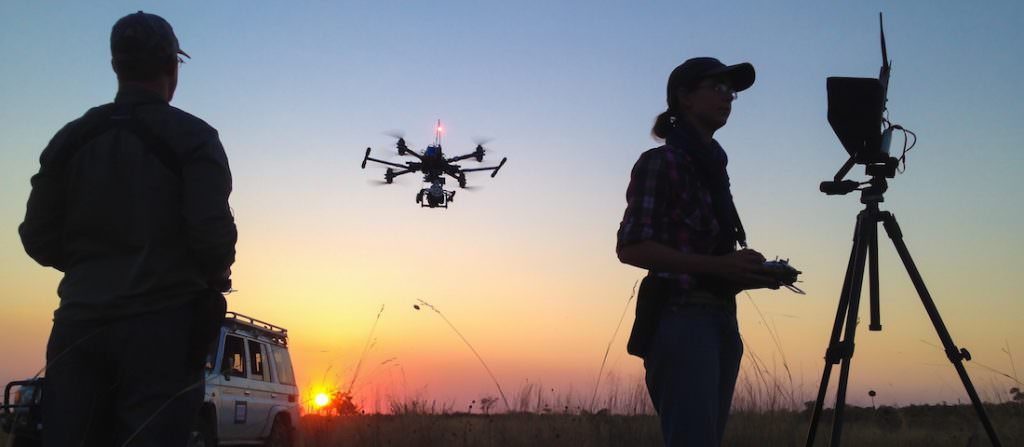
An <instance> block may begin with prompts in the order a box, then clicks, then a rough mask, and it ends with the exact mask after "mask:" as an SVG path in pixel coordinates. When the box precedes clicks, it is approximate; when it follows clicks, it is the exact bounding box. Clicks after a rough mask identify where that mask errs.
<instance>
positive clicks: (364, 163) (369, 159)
mask: <svg viewBox="0 0 1024 447" xmlns="http://www.w3.org/2000/svg"><path fill="white" fill-rule="evenodd" d="M367 161H375V162H377V163H380V164H382V165H388V166H394V167H396V168H399V169H409V166H407V165H402V164H398V163H392V162H390V161H384V160H378V159H376V158H373V157H371V156H370V153H369V152H367V153H366V157H364V158H363V167H364V168H365V167H366V162H367Z"/></svg>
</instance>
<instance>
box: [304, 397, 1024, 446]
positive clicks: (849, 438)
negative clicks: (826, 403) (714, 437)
mask: <svg viewBox="0 0 1024 447" xmlns="http://www.w3.org/2000/svg"><path fill="white" fill-rule="evenodd" d="M988 410H989V414H990V415H991V417H992V419H993V422H994V424H995V426H996V427H997V430H999V433H1000V436H1001V440H1002V442H1003V445H1007V446H1010V445H1024V406H1021V405H1019V404H1009V403H1007V404H1001V405H992V406H989V407H988ZM846 414H847V415H848V416H847V418H846V424H844V431H843V444H844V445H849V446H868V445H870V446H879V447H885V446H893V447H895V446H900V447H904V446H929V447H943V446H984V445H988V440H987V437H986V435H985V432H984V430H983V429H982V428H981V425H980V424H979V423H978V422H977V419H976V417H975V415H974V412H973V410H972V409H971V407H970V406H966V405H953V406H943V405H926V406H911V407H904V408H898V409H897V408H891V407H881V408H878V409H871V408H859V407H848V408H847V413H846ZM829 416H831V413H829V412H826V417H825V420H824V421H823V423H822V426H821V429H820V432H819V436H818V442H817V444H816V445H822V446H824V445H827V437H828V431H829V428H830V426H831V425H830V423H831V420H830V418H829ZM808 419H809V417H808V415H807V413H806V412H801V411H791V410H777V411H771V412H758V411H740V412H737V413H735V414H734V415H733V416H732V418H731V419H730V422H729V426H728V430H727V432H726V437H725V441H724V443H723V445H729V446H802V445H803V444H804V438H805V436H806V433H807V420H808ZM300 438H301V439H300V444H299V445H301V446H305V447H320V446H342V445H344V446H395V447H403V446H509V447H515V446H524V447H541V446H571V447H581V446H594V447H602V446H624V445H629V446H660V445H662V441H661V433H660V430H659V428H658V419H657V417H656V416H653V415H617V414H605V413H601V414H590V413H577V414H573V413H547V414H544V413H541V414H537V413H510V414H509V413H506V414H500V415H482V414H466V413H455V414H429V413H408V414H401V415H361V416H351V417H338V418H329V417H321V416H305V417H304V418H303V420H302V422H301V425H300Z"/></svg>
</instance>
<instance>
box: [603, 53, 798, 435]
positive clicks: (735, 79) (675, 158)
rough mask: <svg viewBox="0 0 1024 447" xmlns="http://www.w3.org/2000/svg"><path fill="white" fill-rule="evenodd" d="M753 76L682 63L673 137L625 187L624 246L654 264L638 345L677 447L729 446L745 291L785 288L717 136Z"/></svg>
mask: <svg viewBox="0 0 1024 447" xmlns="http://www.w3.org/2000/svg"><path fill="white" fill-rule="evenodd" d="M753 83H754V67H753V66H752V65H750V64H749V63H742V64H737V65H731V66H726V65H725V64H723V63H721V62H719V61H718V60H717V59H714V58H709V57H701V58H693V59H690V60H687V61H686V62H684V63H683V64H682V65H680V66H678V67H676V69H675V70H673V71H672V74H671V75H670V76H669V80H668V88H667V91H666V102H667V103H668V110H666V111H665V112H663V113H662V114H660V115H659V116H658V118H657V120H656V122H655V124H654V128H653V129H652V130H651V133H652V134H653V135H654V136H655V137H656V138H657V139H661V140H665V143H666V144H665V145H663V146H661V147H658V148H655V149H651V150H648V151H647V152H644V153H643V154H642V155H641V156H640V159H639V160H638V161H637V162H636V165H635V166H634V167H633V171H632V175H631V177H630V183H629V188H628V189H627V191H626V200H627V207H626V212H625V215H624V217H623V219H622V223H621V224H620V227H619V233H618V243H617V245H616V252H617V254H618V257H619V260H621V261H622V262H623V263H626V264H630V265H634V266H637V267H640V268H644V269H648V270H649V271H650V272H649V274H648V276H647V278H645V279H644V284H643V286H641V293H640V297H639V298H638V303H637V323H636V324H635V325H634V334H633V336H631V340H630V345H631V346H630V348H631V349H630V352H631V353H638V354H639V355H641V356H642V357H643V358H644V368H645V369H646V371H647V375H646V382H647V389H648V392H649V393H650V396H651V400H652V402H653V403H654V407H655V409H656V410H657V411H658V415H659V416H660V417H661V426H662V433H663V434H664V438H665V443H666V445H669V446H682V445H685V446H717V445H720V444H721V441H722V435H723V433H724V432H725V423H726V420H727V419H728V416H729V407H730V405H731V403H732V394H733V389H734V388H735V384H736V377H737V374H738V373H739V366H740V359H741V357H742V354H743V344H742V342H741V341H740V337H739V330H738V328H737V326H736V293H737V292H739V291H740V290H744V289H754V288H761V287H774V288H777V287H778V285H777V284H778V283H777V282H776V281H775V280H774V279H773V278H772V277H771V275H770V271H769V270H768V269H766V268H765V267H764V265H763V264H764V261H765V259H764V257H763V256H761V254H760V253H758V252H756V251H754V250H750V249H747V248H746V241H745V238H746V236H745V234H744V232H743V226H742V225H741V224H740V220H739V215H738V213H737V212H736V207H735V205H734V204H733V200H732V194H731V193H730V191H729V175H728V173H727V172H726V164H727V161H728V160H727V157H726V154H725V151H724V150H723V149H722V147H721V146H720V145H719V144H718V142H716V141H715V140H714V138H713V137H714V133H715V131H717V130H718V129H720V128H722V126H724V125H725V124H726V122H727V121H728V119H729V114H730V112H731V111H732V103H733V101H734V100H735V99H736V96H737V95H736V94H737V92H739V91H743V90H746V89H747V88H749V87H750V86H751V85H752V84H753ZM737 244H739V245H740V246H741V247H743V249H741V250H737V248H736V246H737ZM642 313H645V314H647V317H645V316H644V315H641V314H642ZM644 326H649V327H646V329H648V330H649V336H648V337H643V336H642V333H643V332H644V329H645V327H644ZM638 331H639V332H641V334H640V335H641V336H639V337H638V334H637V332H638ZM634 345H638V346H634Z"/></svg>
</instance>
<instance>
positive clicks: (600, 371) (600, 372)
mask: <svg viewBox="0 0 1024 447" xmlns="http://www.w3.org/2000/svg"><path fill="white" fill-rule="evenodd" d="M637 284H640V280H639V279H638V280H636V282H634V283H633V292H632V293H630V294H629V298H628V299H626V307H625V308H624V309H622V315H621V316H620V317H619V324H616V325H615V331H614V332H612V338H611V340H608V346H607V347H605V349H604V357H602V358H601V368H600V369H598V370H597V380H596V381H595V382H594V394H593V395H592V396H591V397H590V407H589V408H590V411H591V412H593V411H594V402H595V401H597V389H598V387H600V386H601V376H602V375H604V365H605V364H606V363H607V362H608V353H609V352H611V350H612V343H615V337H616V336H618V335H619V329H621V328H622V321H623V320H625V319H626V313H627V312H629V304H630V303H632V302H633V298H634V297H636V286H637Z"/></svg>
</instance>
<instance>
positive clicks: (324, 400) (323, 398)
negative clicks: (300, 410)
mask: <svg viewBox="0 0 1024 447" xmlns="http://www.w3.org/2000/svg"><path fill="white" fill-rule="evenodd" d="M330 402H331V398H330V397H327V395H326V394H324V393H319V394H317V395H316V397H314V398H313V403H314V404H316V406H317V408H323V407H324V406H326V405H327V404H329V403H330Z"/></svg>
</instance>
